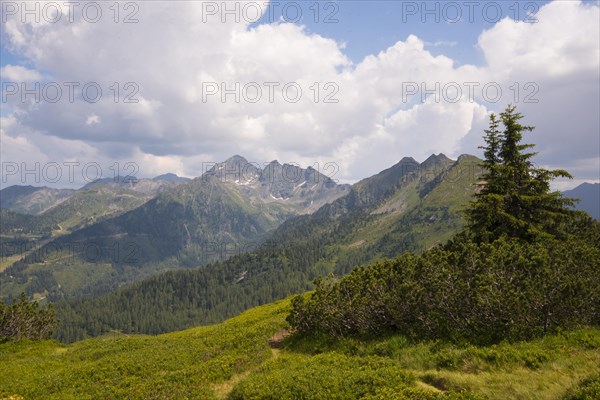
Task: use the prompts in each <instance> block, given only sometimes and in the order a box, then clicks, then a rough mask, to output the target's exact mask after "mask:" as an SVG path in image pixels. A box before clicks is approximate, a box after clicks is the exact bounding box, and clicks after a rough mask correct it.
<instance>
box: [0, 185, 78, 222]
mask: <svg viewBox="0 0 600 400" xmlns="http://www.w3.org/2000/svg"><path fill="white" fill-rule="evenodd" d="M74 193H75V190H72V189H52V188H49V187H46V186H43V187H35V186H21V185H14V186H9V187H7V188H4V189H2V190H0V207H2V208H6V209H9V210H11V211H14V212H17V213H21V214H33V215H37V214H41V213H43V212H44V211H46V210H48V209H49V208H51V207H53V206H55V205H57V204H60V203H61V202H63V201H65V200H66V199H68V198H69V197H71V196H72V195H73V194H74Z"/></svg>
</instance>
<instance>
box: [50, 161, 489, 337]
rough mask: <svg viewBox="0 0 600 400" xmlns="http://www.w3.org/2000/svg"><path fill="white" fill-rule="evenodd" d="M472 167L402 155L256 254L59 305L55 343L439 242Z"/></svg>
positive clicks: (232, 300) (140, 325) (139, 328)
mask: <svg viewBox="0 0 600 400" xmlns="http://www.w3.org/2000/svg"><path fill="white" fill-rule="evenodd" d="M479 162H480V160H478V159H477V158H475V157H472V156H461V157H460V158H459V160H457V161H452V160H450V159H448V158H447V157H445V156H443V155H439V156H432V157H430V158H429V159H427V160H426V161H425V162H423V163H421V164H419V163H417V162H416V161H415V160H413V159H411V158H404V159H402V160H401V161H400V162H399V163H398V164H396V165H394V166H393V167H391V168H389V169H387V170H385V171H382V172H381V173H379V174H377V175H375V176H373V177H371V178H367V179H365V180H363V181H361V182H358V183H357V184H355V185H354V186H353V187H352V190H351V191H350V193H349V194H348V195H347V196H344V197H342V198H340V199H338V200H336V201H335V202H333V203H331V204H327V205H325V206H323V207H322V208H321V209H319V210H318V211H317V212H316V213H314V214H312V215H308V216H300V217H295V218H292V219H290V220H289V221H287V222H285V223H284V224H283V225H282V226H281V227H280V228H278V229H277V230H276V231H275V232H274V233H273V235H272V236H271V237H270V238H269V240H268V241H266V242H265V243H264V244H263V245H261V246H260V247H259V248H258V249H257V250H256V251H253V252H251V253H248V254H241V255H237V256H234V257H232V258H230V259H228V260H226V261H223V262H220V263H214V264H211V265H208V266H206V267H204V268H199V269H195V270H190V271H172V272H168V273H165V274H162V275H159V276H156V277H153V278H149V279H147V280H144V281H141V282H139V283H135V284H133V285H131V286H127V287H124V288H120V289H118V290H116V291H115V292H113V293H110V294H107V295H105V296H102V297H99V298H97V299H81V300H72V301H69V302H61V303H58V304H57V313H58V316H59V319H60V320H61V324H60V326H59V329H58V330H59V332H58V337H59V338H60V339H61V340H65V341H72V340H77V339H80V338H82V337H85V336H86V335H92V336H96V335H99V334H102V333H103V332H106V331H109V330H111V329H119V330H122V331H124V332H143V333H160V332H167V331H170V330H174V329H182V328H185V327H189V326H194V325H197V324H206V323H212V322H217V321H221V320H223V319H224V318H227V317H229V316H233V315H236V314H238V313H239V312H241V311H243V310H245V309H247V308H249V307H252V306H254V305H258V304H264V303H267V302H270V301H273V300H275V299H278V298H283V297H285V296H287V295H289V294H292V293H299V292H302V291H305V290H307V289H310V288H312V287H313V286H312V281H313V279H314V278H316V277H317V276H320V275H323V274H328V273H330V272H333V273H335V274H338V275H342V274H346V273H348V272H349V271H350V270H351V269H352V268H353V267H355V266H356V265H360V264H363V263H366V262H370V261H372V260H374V259H376V258H379V257H393V256H395V255H397V254H400V253H403V252H405V251H410V252H421V251H423V250H424V249H426V248H428V247H430V246H433V245H435V244H438V243H441V242H444V241H445V240H447V239H448V238H450V237H451V236H452V235H453V234H455V233H456V232H457V231H458V230H460V229H461V228H462V226H463V224H464V221H463V219H462V216H461V214H460V212H461V210H462V209H463V208H464V207H465V206H466V204H467V203H468V201H469V200H470V199H471V197H472V194H473V193H474V190H475V187H476V182H477V181H478V179H479V174H480V165H479Z"/></svg>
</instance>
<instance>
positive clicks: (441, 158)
mask: <svg viewBox="0 0 600 400" xmlns="http://www.w3.org/2000/svg"><path fill="white" fill-rule="evenodd" d="M452 162H454V160H452V159H450V158H448V157H447V156H446V155H445V154H444V153H440V154H437V155H436V154H432V155H430V156H429V157H427V159H426V160H425V161H423V162H422V163H421V165H423V166H428V165H433V164H439V163H452Z"/></svg>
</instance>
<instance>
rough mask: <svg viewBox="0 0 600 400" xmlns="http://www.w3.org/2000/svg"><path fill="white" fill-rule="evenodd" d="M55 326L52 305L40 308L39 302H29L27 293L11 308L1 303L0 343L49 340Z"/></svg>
mask: <svg viewBox="0 0 600 400" xmlns="http://www.w3.org/2000/svg"><path fill="white" fill-rule="evenodd" d="M55 326H56V320H55V319H54V308H53V307H52V305H50V306H48V308H40V307H39V305H38V303H37V301H33V302H28V301H27V298H26V296H25V293H21V297H20V300H19V302H14V303H13V304H12V305H10V306H9V305H5V304H4V303H2V302H1V301H0V342H3V341H6V340H22V339H30V340H44V339H48V338H50V336H51V335H52V332H53V330H54V328H55Z"/></svg>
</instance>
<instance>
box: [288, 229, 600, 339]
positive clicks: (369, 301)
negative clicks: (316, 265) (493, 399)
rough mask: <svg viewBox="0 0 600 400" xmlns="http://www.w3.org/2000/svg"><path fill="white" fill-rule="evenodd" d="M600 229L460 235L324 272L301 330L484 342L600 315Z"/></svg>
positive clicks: (297, 316) (295, 320)
mask: <svg viewBox="0 0 600 400" xmlns="http://www.w3.org/2000/svg"><path fill="white" fill-rule="evenodd" d="M599 237H600V233H599V232H598V231H596V242H595V243H588V242H585V241H582V240H575V239H573V240H568V241H562V242H561V241H548V242H545V243H535V244H529V243H525V242H523V241H521V240H519V239H500V240H497V241H495V242H493V243H491V244H488V243H474V242H471V241H469V240H467V239H465V238H464V237H459V238H457V239H455V240H454V241H452V242H451V243H449V244H448V245H447V246H445V247H438V248H435V249H432V250H431V251H428V252H426V253H424V254H423V255H421V256H416V255H411V254H405V255H403V256H401V257H399V258H398V259H397V260H394V261H391V260H383V261H379V262H377V263H375V264H373V265H371V266H369V267H362V268H357V269H355V270H354V271H353V272H352V273H351V274H350V275H349V276H347V277H345V278H344V279H342V280H340V281H335V280H333V279H331V278H330V279H326V280H321V279H320V280H317V281H316V286H317V288H316V290H315V292H314V293H313V294H312V295H309V296H306V297H302V296H299V297H297V298H295V299H294V300H293V303H292V304H293V308H292V312H291V314H290V316H289V319H288V321H289V322H290V324H291V325H292V326H293V327H294V328H295V329H296V330H297V331H299V332H301V333H325V334H328V335H333V336H346V335H374V334H376V335H377V334H382V333H384V332H386V331H389V330H392V331H399V332H402V333H404V334H407V335H410V336H414V337H419V338H445V339H452V340H456V341H471V342H475V343H495V342H499V341H501V340H503V339H511V340H521V339H527V338H532V337H536V336H539V335H543V334H545V333H548V332H552V331H556V330H558V329H559V328H572V327H576V326H581V325H586V324H596V323H598V322H599V314H598V310H599V309H600V308H599V305H600V295H599V293H600V274H599V273H598V266H599V265H600V250H599V249H600V246H599V245H600V242H599V241H598V238H599Z"/></svg>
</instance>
